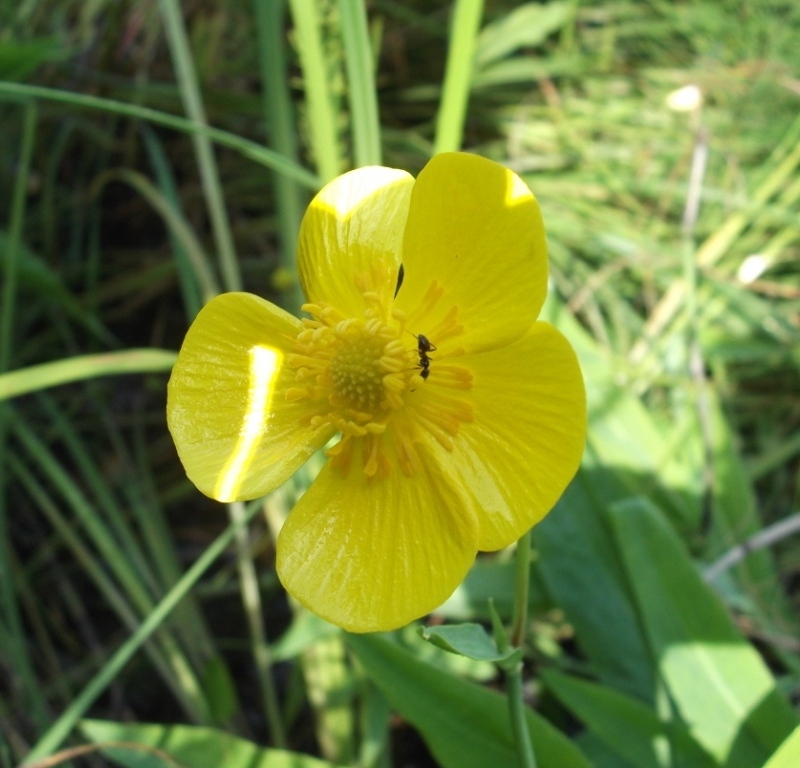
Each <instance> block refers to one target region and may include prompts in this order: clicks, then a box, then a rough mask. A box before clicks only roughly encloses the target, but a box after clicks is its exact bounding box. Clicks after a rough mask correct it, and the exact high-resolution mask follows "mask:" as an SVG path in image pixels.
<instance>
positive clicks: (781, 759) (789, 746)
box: [764, 726, 800, 768]
mask: <svg viewBox="0 0 800 768" xmlns="http://www.w3.org/2000/svg"><path fill="white" fill-rule="evenodd" d="M798 765H800V726H798V727H797V728H795V729H794V730H793V731H792V734H791V736H788V737H787V738H786V740H785V741H784V742H783V744H781V745H780V747H778V751H777V752H775V754H774V755H773V756H772V757H771V758H770V759H769V760H768V761H767V762H766V763H765V764H764V768H797V766H798Z"/></svg>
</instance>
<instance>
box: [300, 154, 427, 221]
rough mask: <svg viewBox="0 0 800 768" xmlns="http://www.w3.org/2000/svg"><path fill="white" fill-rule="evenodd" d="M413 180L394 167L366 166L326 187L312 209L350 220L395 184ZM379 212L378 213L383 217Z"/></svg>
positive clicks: (313, 203) (317, 197) (340, 177)
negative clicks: (355, 212) (319, 208)
mask: <svg viewBox="0 0 800 768" xmlns="http://www.w3.org/2000/svg"><path fill="white" fill-rule="evenodd" d="M410 180H411V177H410V176H409V175H408V174H407V173H406V172H405V171H400V170H397V169H395V168H382V167H380V166H367V167H365V168H358V169H357V170H355V171H350V172H349V173H345V174H344V175H343V176H339V177H338V178H336V179H334V180H333V181H331V182H329V183H328V184H326V185H325V186H324V187H323V188H322V189H321V190H320V191H319V192H318V193H317V196H316V198H315V199H314V201H313V202H312V203H311V205H312V207H315V206H318V207H321V208H326V209H328V210H331V211H333V212H334V213H335V214H336V216H338V217H339V218H340V219H342V220H345V219H347V218H349V217H350V216H351V215H352V214H353V212H354V211H356V210H357V209H358V208H360V207H361V206H363V205H364V203H365V202H366V201H367V200H368V199H369V198H376V199H377V197H378V196H380V195H383V194H386V190H387V189H389V188H390V187H391V186H393V185H395V184H407V183H408V182H409V181H410ZM382 213H383V211H378V212H377V214H382Z"/></svg>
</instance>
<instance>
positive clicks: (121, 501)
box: [0, 0, 800, 768]
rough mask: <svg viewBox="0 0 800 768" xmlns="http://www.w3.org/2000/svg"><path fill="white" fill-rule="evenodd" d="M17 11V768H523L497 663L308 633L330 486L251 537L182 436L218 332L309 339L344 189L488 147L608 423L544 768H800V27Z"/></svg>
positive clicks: (546, 666)
mask: <svg viewBox="0 0 800 768" xmlns="http://www.w3.org/2000/svg"><path fill="white" fill-rule="evenodd" d="M0 13H2V23H1V24H0V78H2V80H3V82H0V136H2V141H0V167H1V168H2V173H0V274H2V278H1V279H2V290H1V291H0V302H1V305H0V399H2V402H0V491H1V493H0V766H4V767H5V766H12V765H17V764H21V763H23V762H26V764H28V765H33V764H36V765H46V764H47V765H53V764H57V763H58V762H61V761H69V762H70V764H72V765H105V764H108V761H111V762H112V763H114V764H120V765H130V766H134V765H136V766H163V765H175V764H181V765H188V766H198V767H202V766H212V765H213V766H219V765H237V766H238V765H253V766H255V765H258V766H262V767H266V768H275V767H276V766H296V767H299V768H305V767H306V766H322V765H331V764H341V765H357V766H363V767H364V768H367V766H382V767H385V766H398V767H400V766H412V765H414V766H424V765H442V766H452V767H454V768H455V767H456V766H492V767H493V768H498V766H506V765H513V764H514V757H513V750H512V746H511V744H512V742H511V739H510V735H509V731H508V726H507V720H506V714H505V713H506V709H505V704H504V702H503V699H502V698H501V696H500V695H499V694H498V693H496V690H502V676H500V675H499V674H498V672H497V670H496V669H495V668H494V667H493V666H492V665H491V664H490V663H488V662H485V661H474V660H469V659H465V658H463V657H460V656H455V655H452V654H447V653H445V652H444V651H441V650H439V649H437V648H434V647H433V646H431V645H429V644H427V643H425V642H424V641H423V640H422V639H421V638H420V637H419V636H418V634H417V632H416V631H415V629H414V628H413V627H412V628H409V629H407V630H405V631H403V632H398V633H395V634H394V635H393V636H391V637H345V636H343V635H342V634H341V633H339V632H338V631H336V630H334V629H332V628H331V627H330V626H327V625H325V624H324V623H322V622H320V621H317V620H315V619H314V618H313V617H311V616H308V615H305V614H303V613H302V612H298V611H297V610H296V608H295V606H292V605H290V604H289V603H288V602H287V600H286V598H285V595H284V594H283V592H282V591H281V588H280V586H279V584H278V583H277V581H276V578H275V574H274V569H273V556H274V550H273V533H274V531H275V529H276V527H277V526H278V525H279V524H280V520H281V519H282V517H283V516H284V515H285V514H286V513H287V511H288V509H290V508H291V505H292V501H293V499H294V498H296V496H297V494H298V493H300V492H302V489H303V488H304V487H305V485H306V484H307V482H308V477H309V475H308V473H303V474H300V475H298V476H297V477H296V478H294V479H293V481H292V482H290V483H289V484H287V486H286V487H283V488H281V489H279V490H278V491H276V492H275V493H274V494H272V495H271V496H270V497H268V498H267V499H266V500H264V501H263V502H259V503H257V504H253V505H250V506H248V507H247V508H244V507H241V506H236V505H233V506H232V507H231V508H229V509H227V510H226V508H225V507H223V506H221V505H218V504H214V503H212V502H210V501H209V500H207V499H205V498H203V497H201V496H200V494H199V493H198V492H197V491H196V490H195V489H194V488H193V487H192V486H191V485H190V484H189V483H188V481H187V480H186V479H185V477H184V475H183V472H182V469H181V466H180V464H179V462H178V460H177V456H176V454H175V451H174V447H173V445H172V442H171V439H170V437H169V435H168V433H167V431H166V425H165V418H164V400H165V383H166V379H167V376H168V371H169V367H170V365H171V363H172V360H173V359H174V352H173V351H174V350H176V349H177V348H178V347H179V345H180V343H181V339H182V337H183V334H184V332H185V330H186V328H187V325H188V323H189V322H190V320H191V319H192V318H193V317H194V315H195V313H196V312H197V310H198V308H199V307H200V306H201V305H202V302H203V301H204V300H206V299H207V298H209V297H210V296H212V295H213V294H214V293H216V292H218V291H220V290H228V289H236V288H239V287H245V288H246V289H247V290H250V291H252V292H255V293H258V294H261V295H264V296H267V297H269V298H270V299H272V300H274V301H277V302H279V303H282V304H283V305H285V306H287V307H291V308H296V307H297V305H298V302H299V295H298V292H297V287H296V284H295V282H294V272H293V252H294V239H295V236H296V231H297V225H298V222H299V217H300V216H301V215H302V211H303V208H304V206H305V204H306V202H307V201H308V199H309V198H310V195H311V194H313V191H314V190H315V189H316V188H317V187H318V186H319V184H321V183H322V181H324V180H326V179H328V178H331V177H333V176H335V175H336V174H338V173H340V172H342V171H344V170H347V169H349V168H351V167H354V166H356V165H361V164H365V163H371V162H380V163H383V164H385V165H390V166H396V167H401V168H406V169H408V170H410V171H412V172H416V171H418V170H419V168H421V167H422V166H423V165H424V163H425V162H426V160H427V159H428V157H430V155H431V154H432V153H433V152H434V151H438V150H442V149H454V148H459V147H460V148H463V149H466V150H469V151H472V152H477V153H480V154H483V155H485V156H487V157H490V158H493V159H496V160H499V161H501V162H504V163H507V164H508V165H509V166H510V167H512V168H513V169H514V170H516V171H517V172H518V173H520V174H521V175H522V176H523V177H524V178H525V179H526V181H527V182H528V183H529V185H530V186H531V188H532V189H533V190H534V192H535V193H536V195H537V197H538V198H539V201H540V204H541V206H542V209H543V212H544V217H545V222H546V224H547V228H548V235H549V242H550V249H551V260H552V289H553V290H552V295H551V298H550V301H549V304H548V308H547V314H548V317H549V318H550V319H551V320H552V321H553V322H555V323H556V324H558V325H559V326H560V327H561V328H562V330H564V332H565V333H566V334H567V335H568V336H569V337H570V339H571V340H572V341H573V343H574V344H575V346H576V348H577V349H578V351H579V354H580V356H581V360H582V363H583V367H584V373H585V377H586V381H587V386H588V390H589V398H590V433H589V445H588V448H587V452H586V457H585V461H584V466H583V468H582V470H581V473H580V474H579V476H578V478H577V479H576V481H575V482H574V483H573V485H572V486H571V488H570V489H569V490H568V492H567V493H566V495H565V496H564V498H563V499H562V501H561V502H560V503H559V505H558V507H557V508H556V510H555V511H554V512H553V514H551V515H550V517H549V518H548V519H547V520H546V521H545V522H544V523H543V524H542V525H540V526H538V527H537V528H536V529H535V530H534V546H535V552H536V558H535V561H534V562H533V563H532V565H531V615H530V626H529V643H528V645H527V647H526V660H525V675H526V689H525V690H526V695H527V697H528V700H529V702H530V704H531V707H532V711H531V713H530V727H531V732H532V734H533V739H534V744H535V746H536V749H537V755H538V758H539V764H540V765H541V766H545V767H546V766H553V767H555V766H558V767H559V768H564V767H565V766H567V767H569V766H584V765H591V764H594V765H597V766H602V767H603V768H606V767H607V768H617V767H620V768H622V767H628V768H630V767H631V766H633V767H634V768H647V767H648V766H703V767H704V768H705V767H707V766H726V767H727V768H735V767H736V766H741V767H742V768H753V766H760V765H762V764H765V763H766V761H768V760H770V758H771V762H769V765H770V768H775V766H781V765H783V766H787V767H788V766H790V765H797V764H800V740H799V739H798V736H797V733H796V734H795V739H794V741H793V742H789V743H787V744H786V745H785V746H784V749H783V751H782V752H781V753H778V754H775V753H776V750H777V749H778V748H779V746H780V745H781V743H782V742H783V741H784V740H785V739H786V738H787V737H788V736H789V734H790V733H791V732H792V730H793V729H794V728H795V726H796V724H797V712H796V704H797V701H798V698H799V697H800V645H799V644H798V629H799V628H800V627H799V626H798V624H799V622H798V611H797V608H798V596H799V595H800V592H798V575H799V574H800V547H798V544H797V541H798V540H797V537H796V536H794V537H793V535H792V534H793V532H794V531H796V530H797V529H798V525H797V519H798V518H797V515H798V467H799V465H798V456H799V455H800V430H798V425H800V397H798V393H799V392H800V346H798V326H799V325H800V269H798V238H800V226H799V225H798V221H800V219H799V218H798V216H799V215H800V202H799V199H800V176H798V165H800V110H798V106H799V105H800V46H798V45H797V39H798V35H800V7H799V6H798V5H797V4H796V3H795V2H793V0H767V1H760V0H720V1H719V2H708V1H706V2H703V1H702V0H683V1H682V2H675V3H673V2H662V1H661V0H632V1H631V2H617V3H601V2H596V3H592V2H588V0H551V2H547V3H515V2H511V0H487V2H486V3H485V7H482V3H480V2H477V0H475V1H473V2H455V3H452V2H445V1H444V0H441V1H440V0H437V1H436V2H429V1H427V0H426V1H424V2H423V0H415V1H414V2H404V3H401V2H395V1H394V0H372V2H368V3H367V4H366V8H364V6H363V5H362V3H361V2H360V0H341V2H334V0H291V2H290V3H288V4H287V6H286V7H284V4H283V3H281V2H278V1H277V0H276V2H267V1H266V0H264V1H263V2H262V1H260V0H254V2H252V3H240V2H233V1H232V0H221V1H220V2H213V3H212V2H203V1H202V0H196V1H193V2H184V3H183V4H182V5H179V4H178V2H177V0H160V1H159V2H156V0H150V1H149V2H113V1H112V0H91V2H71V1H70V0H25V1H24V2H19V3H6V4H5V5H4V6H3V9H2V11H0ZM365 19H368V23H366V22H365ZM685 86H693V87H694V88H692V89H689V90H688V91H682V92H681V93H682V94H683V96H684V97H689V98H690V99H691V97H698V96H699V100H697V101H696V102H694V103H693V104H691V103H690V104H689V105H688V106H687V107H685V108H684V111H681V109H680V108H679V107H680V104H679V103H678V98H677V96H673V97H672V100H671V101H669V102H668V98H669V97H670V94H673V93H674V92H675V91H677V90H678V89H681V88H684V87H685ZM378 125H380V130H378V128H377V126H378ZM206 126H213V128H208V127H206ZM490 269H491V268H490V267H487V280H488V279H491V271H490ZM311 471H313V467H311V468H310V469H309V472H311ZM532 471H535V468H532ZM243 518H248V519H249V520H250V524H249V527H248V528H247V530H246V531H245V530H244V529H243V528H242V527H241V525H239V526H238V527H237V525H236V522H237V520H238V521H241V520H242V519H243ZM743 543H747V546H746V547H745V548H738V549H737V546H738V545H741V544H743ZM512 569H513V564H512V562H511V557H510V555H509V553H499V554H498V555H495V556H492V557H485V558H481V559H479V561H478V563H477V564H476V566H475V568H474V570H473V571H472V573H471V574H470V576H469V578H468V579H467V581H466V582H465V584H464V585H463V586H462V587H461V588H460V589H459V590H458V591H457V592H456V594H455V595H454V596H453V598H452V599H451V600H450V601H449V602H448V603H447V604H446V605H445V606H444V607H443V609H442V610H441V611H440V612H439V613H437V615H436V617H435V621H440V620H441V619H445V620H447V621H450V622H457V621H463V620H466V621H478V622H485V621H486V620H487V618H488V613H487V602H486V601H487V598H488V597H489V596H493V597H494V599H495V602H496V605H497V607H498V610H499V611H500V613H501V615H503V616H504V617H506V618H507V617H508V616H509V614H510V610H511V608H510V606H511V599H512V585H513V576H512ZM431 621H434V619H432V620H431ZM534 709H535V710H536V712H537V713H538V714H534V712H533V710H534ZM179 724H180V725H179ZM60 750H64V751H63V752H61V751H60ZM280 750H289V752H283V751H280ZM791 750H795V751H794V752H792V751H791ZM54 754H55V756H54V757H52V758H51V759H50V761H49V762H47V760H46V758H48V756H51V755H54ZM312 755H313V756H316V757H310V756H312ZM792 755H794V757H792ZM795 759H796V760H797V762H793V761H794V760H795ZM36 761H41V762H36Z"/></svg>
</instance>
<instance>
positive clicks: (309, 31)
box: [289, 0, 341, 181]
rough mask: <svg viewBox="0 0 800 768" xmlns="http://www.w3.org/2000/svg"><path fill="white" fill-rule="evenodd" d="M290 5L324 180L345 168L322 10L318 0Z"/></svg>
mask: <svg viewBox="0 0 800 768" xmlns="http://www.w3.org/2000/svg"><path fill="white" fill-rule="evenodd" d="M289 6H290V8H291V9H292V20H293V21H294V28H295V34H296V35H297V50H298V53H299V54H300V65H301V66H302V68H303V87H304V88H305V92H306V108H307V110H308V126H309V131H310V137H311V149H312V152H313V154H314V160H315V162H316V164H317V172H318V173H319V175H320V176H321V177H322V180H323V181H330V180H331V179H333V178H334V177H335V176H338V175H339V173H340V171H341V164H340V161H339V140H338V131H337V125H338V115H337V113H336V110H335V109H334V104H333V95H332V93H331V90H330V82H331V78H330V74H329V72H328V62H327V61H326V57H325V50H324V47H323V42H322V36H321V34H320V18H319V11H318V7H317V3H316V1H315V0H289Z"/></svg>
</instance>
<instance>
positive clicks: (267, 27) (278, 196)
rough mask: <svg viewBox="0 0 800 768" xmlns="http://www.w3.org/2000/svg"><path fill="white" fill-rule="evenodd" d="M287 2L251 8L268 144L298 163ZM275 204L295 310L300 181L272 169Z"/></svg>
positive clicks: (258, 2)
mask: <svg viewBox="0 0 800 768" xmlns="http://www.w3.org/2000/svg"><path fill="white" fill-rule="evenodd" d="M285 10H286V8H285V3H284V2H283V0H276V1H275V2H269V3H265V2H263V0H253V13H254V14H255V19H256V31H257V33H258V46H257V50H256V52H257V55H258V64H259V70H260V72H261V83H262V91H263V93H262V102H263V106H264V115H265V118H266V122H267V133H268V135H269V139H270V144H271V145H272V148H273V149H274V150H275V151H276V152H279V153H280V154H281V155H283V156H284V157H286V158H288V159H289V160H291V161H292V162H294V163H296V162H297V157H298V150H297V127H296V125H297V124H296V121H295V111H294V105H293V104H292V99H291V95H290V93H289V75H288V72H287V66H286V52H285V50H286V33H285V31H284V24H283V20H284V15H285ZM273 183H274V188H275V209H276V213H277V217H278V237H279V238H280V245H281V248H280V264H281V268H282V272H283V274H282V276H281V278H282V279H281V280H280V281H279V282H281V283H283V284H284V285H286V289H285V290H284V296H285V301H284V303H285V305H286V308H287V309H289V310H290V311H292V312H299V311H300V306H301V305H302V303H303V301H304V297H303V292H302V290H301V289H300V281H299V280H298V279H297V263H296V260H295V253H296V251H297V233H298V231H299V229H300V220H301V219H302V217H303V210H304V208H305V203H306V199H305V198H306V195H305V192H304V190H303V188H302V186H301V185H300V184H298V183H297V181H296V180H295V179H292V178H290V177H288V176H286V175H285V174H282V173H277V172H276V173H275V174H273Z"/></svg>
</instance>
